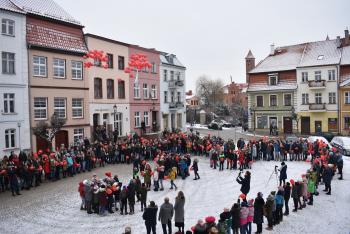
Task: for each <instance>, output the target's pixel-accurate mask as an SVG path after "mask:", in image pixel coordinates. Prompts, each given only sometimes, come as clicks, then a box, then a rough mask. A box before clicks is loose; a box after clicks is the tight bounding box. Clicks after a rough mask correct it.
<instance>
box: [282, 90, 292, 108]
mask: <svg viewBox="0 0 350 234" xmlns="http://www.w3.org/2000/svg"><path fill="white" fill-rule="evenodd" d="M287 95H290V105H289V106H293V95H292V94H291V93H284V94H283V106H286V102H285V97H286V96H287Z"/></svg>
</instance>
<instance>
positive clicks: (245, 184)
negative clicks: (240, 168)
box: [236, 171, 250, 196]
mask: <svg viewBox="0 0 350 234" xmlns="http://www.w3.org/2000/svg"><path fill="white" fill-rule="evenodd" d="M236 181H237V182H238V183H239V184H241V192H242V193H243V194H244V195H246V196H247V194H248V193H249V190H250V172H249V171H246V172H245V175H244V178H242V177H241V172H240V173H239V175H238V177H237V179H236Z"/></svg>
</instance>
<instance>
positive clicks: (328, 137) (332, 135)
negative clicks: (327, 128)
mask: <svg viewBox="0 0 350 234" xmlns="http://www.w3.org/2000/svg"><path fill="white" fill-rule="evenodd" d="M321 136H323V137H324V138H326V139H327V141H332V139H333V137H334V134H333V133H331V132H323V133H321Z"/></svg>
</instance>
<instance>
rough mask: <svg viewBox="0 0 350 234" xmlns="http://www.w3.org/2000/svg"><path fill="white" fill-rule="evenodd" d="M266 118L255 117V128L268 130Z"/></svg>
mask: <svg viewBox="0 0 350 234" xmlns="http://www.w3.org/2000/svg"><path fill="white" fill-rule="evenodd" d="M268 127H269V126H268V122H267V116H257V117H256V128H258V129H264V128H268Z"/></svg>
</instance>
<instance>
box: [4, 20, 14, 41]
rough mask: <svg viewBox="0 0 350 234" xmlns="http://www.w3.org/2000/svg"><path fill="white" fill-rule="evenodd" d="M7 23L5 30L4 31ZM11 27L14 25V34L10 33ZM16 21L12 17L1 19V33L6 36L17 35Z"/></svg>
mask: <svg viewBox="0 0 350 234" xmlns="http://www.w3.org/2000/svg"><path fill="white" fill-rule="evenodd" d="M4 25H5V31H3V29H4ZM10 27H12V34H11V33H10ZM15 29H16V26H15V21H14V20H11V19H2V20H1V34H2V35H5V36H11V37H14V36H15Z"/></svg>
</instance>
